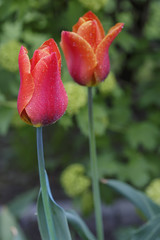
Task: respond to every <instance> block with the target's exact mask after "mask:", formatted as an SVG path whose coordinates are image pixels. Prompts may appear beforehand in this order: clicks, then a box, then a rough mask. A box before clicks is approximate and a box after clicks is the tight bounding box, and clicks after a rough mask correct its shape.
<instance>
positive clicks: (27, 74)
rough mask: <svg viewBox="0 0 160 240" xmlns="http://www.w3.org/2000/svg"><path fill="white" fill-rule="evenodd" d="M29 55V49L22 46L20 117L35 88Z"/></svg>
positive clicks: (20, 59)
mask: <svg viewBox="0 0 160 240" xmlns="http://www.w3.org/2000/svg"><path fill="white" fill-rule="evenodd" d="M27 53H28V52H27V49H26V48H25V47H23V46H22V47H21V49H20V53H19V59H18V62H19V71H20V89H19V94H18V101H17V108H18V112H19V115H20V116H21V114H22V112H23V110H24V109H25V107H26V105H27V104H28V103H29V101H30V100H31V98H32V95H33V92H34V88H35V84H34V81H33V77H32V75H31V65H30V60H29V57H28V54H27Z"/></svg>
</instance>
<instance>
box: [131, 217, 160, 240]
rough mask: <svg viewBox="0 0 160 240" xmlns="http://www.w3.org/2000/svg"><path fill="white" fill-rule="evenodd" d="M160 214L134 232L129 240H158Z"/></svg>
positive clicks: (159, 239)
mask: <svg viewBox="0 0 160 240" xmlns="http://www.w3.org/2000/svg"><path fill="white" fill-rule="evenodd" d="M159 236H160V214H158V215H157V216H155V217H154V218H152V219H151V220H150V221H148V222H147V223H146V224H144V225H143V226H142V227H141V228H139V229H138V230H137V231H135V232H134V234H133V237H132V239H131V240H142V239H145V240H153V239H154V240H160V237H159Z"/></svg>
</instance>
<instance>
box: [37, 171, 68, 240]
mask: <svg viewBox="0 0 160 240" xmlns="http://www.w3.org/2000/svg"><path fill="white" fill-rule="evenodd" d="M46 185H47V194H48V199H49V207H50V212H51V217H52V218H51V220H50V221H51V222H52V226H53V228H54V232H55V236H56V237H55V239H57V240H58V239H66V240H71V236H70V231H69V228H68V223H67V218H66V215H65V212H64V209H63V208H61V207H60V206H59V205H58V204H57V203H56V202H55V201H54V199H53V197H52V194H51V190H50V186H49V182H48V176H47V174H46ZM37 215H38V226H39V230H40V233H41V237H42V240H50V235H49V232H48V225H47V220H46V215H45V210H44V204H43V200H42V192H41V190H40V193H39V197H38V203H37Z"/></svg>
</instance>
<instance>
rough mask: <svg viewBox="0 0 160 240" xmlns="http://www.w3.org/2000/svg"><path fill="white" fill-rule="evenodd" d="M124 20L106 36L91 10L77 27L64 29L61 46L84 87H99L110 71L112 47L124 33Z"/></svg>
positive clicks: (72, 73) (73, 73)
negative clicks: (114, 41)
mask: <svg viewBox="0 0 160 240" xmlns="http://www.w3.org/2000/svg"><path fill="white" fill-rule="evenodd" d="M123 25H124V24H123V23H117V24H116V25H115V26H113V27H112V28H111V29H110V30H109V31H108V33H107V35H106V36H105V33H104V29H103V27H102V24H101V22H100V20H99V19H98V18H97V17H96V15H95V14H93V13H92V12H91V11H89V12H87V13H86V14H85V15H84V16H83V17H80V18H79V21H78V22H77V23H76V24H75V25H74V26H73V29H72V32H68V31H63V32H62V36H61V43H60V45H61V47H62V50H63V53H64V55H65V58H66V62H67V66H68V69H69V72H70V75H71V76H72V78H73V79H74V80H75V81H76V82H77V83H79V84H80V85H84V86H88V87H90V86H95V85H97V84H98V83H100V82H101V81H103V80H104V79H105V78H106V77H107V75H108V73H109V71H110V62H109V55H108V50H109V46H110V45H111V43H112V41H113V40H114V39H115V37H116V36H117V35H118V34H119V33H120V31H121V30H122V28H123Z"/></svg>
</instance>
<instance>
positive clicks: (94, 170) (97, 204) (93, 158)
mask: <svg viewBox="0 0 160 240" xmlns="http://www.w3.org/2000/svg"><path fill="white" fill-rule="evenodd" d="M88 118H89V124H88V125H89V145H90V164H91V174H92V188H93V199H94V209H95V218H96V230H97V237H98V240H104V233H103V221H102V212H101V198H100V189H99V179H98V167H97V155H96V142H95V134H94V121H93V99H92V87H88Z"/></svg>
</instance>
